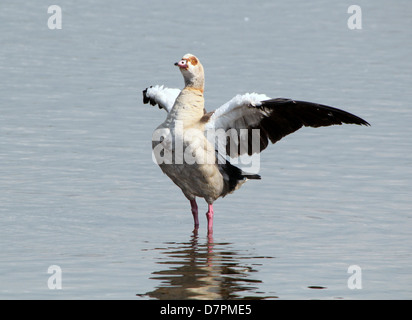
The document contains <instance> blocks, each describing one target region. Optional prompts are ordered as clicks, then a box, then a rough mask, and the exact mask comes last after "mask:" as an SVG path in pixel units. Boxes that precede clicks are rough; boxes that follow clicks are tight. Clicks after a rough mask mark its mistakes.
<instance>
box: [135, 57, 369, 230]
mask: <svg viewBox="0 0 412 320" xmlns="http://www.w3.org/2000/svg"><path fill="white" fill-rule="evenodd" d="M175 66H177V67H178V68H179V70H180V72H181V73H182V75H183V79H184V84H185V86H184V88H183V89H182V90H180V89H174V88H167V87H165V86H163V85H155V86H150V87H148V88H146V89H145V90H143V103H144V104H148V103H150V104H151V105H153V106H155V105H157V106H158V107H159V108H160V109H164V110H165V111H166V112H167V116H166V119H165V121H164V122H163V123H162V124H160V125H159V126H158V127H157V128H156V130H155V131H154V133H153V136H152V154H153V158H154V160H155V161H156V162H157V164H158V165H159V166H160V168H161V170H162V171H163V173H165V174H166V175H167V176H168V177H169V178H170V179H171V180H172V181H173V182H174V183H175V184H176V185H177V186H178V187H179V188H180V189H181V190H182V192H183V194H184V195H185V197H186V198H187V199H188V200H189V202H190V206H191V212H192V215H193V220H194V228H195V230H197V229H198V228H199V218H198V206H197V202H196V197H199V198H203V199H204V200H205V201H206V202H207V204H208V211H207V213H206V218H207V230H208V234H209V235H211V234H212V233H213V216H214V211H213V203H214V201H216V200H217V199H218V198H220V197H224V196H226V195H227V194H230V193H232V192H234V191H235V190H237V189H238V188H239V187H240V186H241V185H242V184H243V183H244V182H246V181H247V180H250V179H260V178H261V177H260V176H259V175H258V174H251V173H247V172H244V171H242V170H241V169H240V168H238V167H236V166H234V165H232V164H231V163H230V159H235V158H237V157H240V156H242V155H247V156H251V155H253V154H256V153H260V152H261V151H263V150H265V149H266V147H267V146H268V145H269V143H272V144H274V143H276V142H277V141H279V140H280V139H282V138H283V137H285V136H287V135H289V134H291V133H293V132H295V131H296V130H298V129H300V128H302V127H304V126H305V127H315V128H317V127H324V126H330V125H341V124H356V125H365V126H369V125H370V124H369V123H368V122H367V121H365V120H363V119H362V118H360V117H358V116H355V115H353V114H351V113H349V112H346V111H343V110H340V109H337V108H334V107H330V106H327V105H323V104H319V103H313V102H306V101H298V100H293V99H286V98H275V99H272V98H270V97H268V96H266V95H264V94H258V93H246V94H243V95H240V94H239V95H236V96H235V97H233V98H232V99H231V100H229V101H228V102H226V103H225V104H223V105H222V106H221V107H219V108H217V109H216V110H215V111H212V112H206V109H205V107H204V97H203V93H204V82H205V81H204V69H203V66H202V64H201V63H200V61H199V59H198V58H197V57H196V56H194V55H192V54H190V53H188V54H185V55H184V56H183V57H182V59H180V61H178V62H176V63H175ZM210 132H212V133H214V134H209V133H210ZM216 132H219V134H216ZM222 135H223V138H222ZM253 138H254V139H253ZM251 140H252V141H251ZM232 162H233V161H232Z"/></svg>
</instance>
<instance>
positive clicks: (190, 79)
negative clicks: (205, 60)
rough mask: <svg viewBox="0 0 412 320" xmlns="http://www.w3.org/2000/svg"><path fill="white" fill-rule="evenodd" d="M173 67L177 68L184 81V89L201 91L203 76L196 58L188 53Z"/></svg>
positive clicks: (200, 65)
mask: <svg viewBox="0 0 412 320" xmlns="http://www.w3.org/2000/svg"><path fill="white" fill-rule="evenodd" d="M175 66H178V67H179V69H180V72H181V73H182V75H183V78H184V79H185V86H186V87H193V88H195V89H200V90H201V91H203V88H204V82H205V76H204V71H203V66H202V64H201V63H200V61H199V59H198V58H196V57H195V56H194V55H193V54H190V53H188V54H185V55H184V56H183V58H182V59H181V60H180V61H179V62H176V63H175Z"/></svg>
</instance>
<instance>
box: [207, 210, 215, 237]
mask: <svg viewBox="0 0 412 320" xmlns="http://www.w3.org/2000/svg"><path fill="white" fill-rule="evenodd" d="M206 218H207V231H208V233H209V234H212V233H213V204H209V209H208V211H207V213H206Z"/></svg>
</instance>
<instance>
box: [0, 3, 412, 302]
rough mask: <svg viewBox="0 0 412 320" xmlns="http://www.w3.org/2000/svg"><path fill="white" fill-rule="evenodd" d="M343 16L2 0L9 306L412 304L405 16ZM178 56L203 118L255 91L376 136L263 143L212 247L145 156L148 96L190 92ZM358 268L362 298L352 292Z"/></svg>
mask: <svg viewBox="0 0 412 320" xmlns="http://www.w3.org/2000/svg"><path fill="white" fill-rule="evenodd" d="M52 4H57V5H59V6H61V8H62V15H63V16H62V18H63V19H62V29H61V30H49V29H48V27H47V20H48V18H49V16H50V14H48V13H47V8H48V6H49V5H52ZM352 4H354V3H352V1H326V0H319V1H311V2H307V1H298V0H292V1H253V2H250V1H244V0H242V1H236V2H230V3H229V2H222V1H215V0H213V1H207V2H205V3H199V2H191V1H156V0H155V1H150V2H143V1H97V0H96V1H58V2H54V3H53V2H50V1H43V0H41V1H31V2H27V1H9V0H6V1H2V3H1V5H0V39H1V48H0V79H1V86H0V212H1V213H0V246H1V247H0V298H2V299H31V298H36V299H162V298H168V299H184V298H199V299H204V298H211V299H242V298H254V299H262V298H267V299H271V298H280V299H317V298H320V299H341V298H343V299H394V298H400V299H411V298H412V270H411V269H412V268H411V266H412V252H411V243H412V235H411V226H412V220H411V217H412V213H411V209H412V196H411V195H412V192H411V191H412V184H411V178H412V152H411V151H412V150H411V145H412V140H411V133H412V128H411V125H410V124H411V122H412V105H411V101H412V94H411V88H412V76H411V67H412V59H411V56H412V43H411V36H412V4H411V3H410V1H406V0H404V1H402V0H396V1H391V2H389V1H384V0H379V1H365V0H359V1H357V2H356V4H358V5H360V6H361V8H362V27H363V28H362V30H350V29H349V28H348V27H347V19H348V18H349V16H350V14H348V13H347V9H348V7H349V6H350V5H352ZM187 52H190V53H193V54H195V55H197V56H198V57H199V58H200V60H201V61H202V63H203V65H204V67H205V70H206V91H205V98H206V101H207V103H206V108H207V109H208V110H213V109H214V108H216V107H218V106H220V105H221V104H223V103H224V102H226V101H227V100H229V99H230V98H232V97H233V96H234V95H235V94H238V93H245V92H253V91H256V92H259V93H265V94H267V95H269V96H271V97H288V98H294V99H300V100H307V101H313V102H319V103H323V104H328V105H332V106H336V107H339V108H342V109H344V110H347V111H349V112H352V113H354V114H356V115H358V116H360V117H362V118H364V119H366V120H367V121H368V122H370V123H371V125H372V126H371V127H358V126H350V125H345V126H334V127H328V128H319V129H310V128H304V129H301V130H300V131H298V132H296V133H294V134H292V135H290V136H288V137H286V138H284V139H283V140H281V141H280V142H278V143H276V144H275V145H272V146H270V147H269V148H268V149H267V150H265V151H264V152H263V153H262V154H261V170H260V174H261V175H262V177H263V179H262V180H261V181H250V182H248V183H247V184H245V185H244V186H243V187H242V188H241V189H240V190H238V191H237V192H235V193H234V194H232V195H229V196H227V197H226V198H224V199H220V200H218V201H217V202H216V203H215V206H214V207H215V232H214V237H213V239H208V238H207V235H206V218H205V216H204V215H203V214H201V226H200V229H199V233H198V234H194V233H193V232H192V223H193V222H192V217H191V214H190V209H189V208H190V206H189V203H188V201H187V200H186V199H185V198H184V196H183V195H182V193H181V191H180V190H179V189H178V188H177V187H175V186H174V185H173V183H172V182H171V181H169V179H168V178H167V177H166V176H165V175H163V174H162V173H161V171H160V170H159V168H158V167H157V166H156V165H155V164H154V163H153V161H152V157H151V135H152V131H153V130H154V128H155V127H156V126H157V125H158V124H159V123H160V122H162V121H163V119H164V117H165V113H164V111H163V110H158V109H157V108H154V107H151V106H148V105H143V103H142V99H141V91H142V90H143V89H144V88H146V87H147V86H149V85H154V84H165V85H167V86H169V87H182V85H183V80H182V77H181V75H180V73H179V72H178V70H177V69H176V67H174V66H173V63H174V62H175V61H177V60H178V59H179V58H181V56H183V55H184V54H185V53H187ZM198 203H199V209H200V212H206V210H207V207H206V204H205V202H203V200H201V199H200V201H198ZM51 265H58V266H59V267H60V268H61V270H62V289H61V290H50V289H49V288H48V285H47V283H48V279H49V277H50V276H51V274H48V273H47V270H48V267H49V266H51ZM351 265H358V266H359V267H361V270H362V289H353V290H351V289H349V288H348V285H347V282H348V279H349V277H350V276H351V274H349V273H348V272H347V271H348V268H349V266H351Z"/></svg>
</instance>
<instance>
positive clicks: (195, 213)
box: [190, 199, 199, 229]
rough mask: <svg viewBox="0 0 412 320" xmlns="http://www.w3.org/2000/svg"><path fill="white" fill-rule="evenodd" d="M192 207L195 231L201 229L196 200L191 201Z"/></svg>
mask: <svg viewBox="0 0 412 320" xmlns="http://www.w3.org/2000/svg"><path fill="white" fill-rule="evenodd" d="M190 206H191V207H192V214H193V220H194V222H195V229H199V217H198V211H197V203H196V199H193V200H190Z"/></svg>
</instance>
